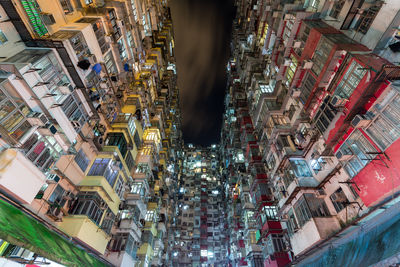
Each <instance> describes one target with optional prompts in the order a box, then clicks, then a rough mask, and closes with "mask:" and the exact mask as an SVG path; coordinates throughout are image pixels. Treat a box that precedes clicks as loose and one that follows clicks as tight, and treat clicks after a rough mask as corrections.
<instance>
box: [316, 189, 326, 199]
mask: <svg viewBox="0 0 400 267" xmlns="http://www.w3.org/2000/svg"><path fill="white" fill-rule="evenodd" d="M315 196H316V197H317V198H324V197H326V193H325V190H324V189H317V191H315Z"/></svg>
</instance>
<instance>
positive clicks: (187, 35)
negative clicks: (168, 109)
mask: <svg viewBox="0 0 400 267" xmlns="http://www.w3.org/2000/svg"><path fill="white" fill-rule="evenodd" d="M171 12H172V20H173V25H174V36H175V57H176V65H177V74H178V86H179V89H180V98H181V99H180V100H181V103H180V105H181V110H182V119H183V121H182V124H183V125H182V126H183V127H182V131H183V138H184V140H185V143H193V144H195V145H203V146H207V145H209V144H212V143H218V142H219V138H220V130H221V123H222V113H223V110H224V94H225V89H226V64H227V61H228V58H229V54H230V48H229V44H230V38H231V26H232V19H233V17H234V6H233V0H172V3H171Z"/></svg>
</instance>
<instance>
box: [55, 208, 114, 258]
mask: <svg viewBox="0 0 400 267" xmlns="http://www.w3.org/2000/svg"><path fill="white" fill-rule="evenodd" d="M59 227H60V229H61V230H62V231H64V232H66V233H67V234H68V235H70V236H72V237H76V238H78V239H80V240H81V241H83V242H85V243H86V244H88V245H89V246H91V247H92V248H94V249H95V250H97V251H98V252H100V253H101V254H104V252H105V250H106V247H107V243H108V241H109V240H110V237H109V236H108V235H107V234H106V233H105V232H104V231H103V230H101V229H100V228H99V227H98V226H97V225H96V224H95V223H94V222H92V221H91V220H90V219H89V218H88V217H87V216H85V215H72V216H66V217H64V218H63V221H62V222H61V223H60V224H59Z"/></svg>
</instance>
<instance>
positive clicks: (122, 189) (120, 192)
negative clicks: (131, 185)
mask: <svg viewBox="0 0 400 267" xmlns="http://www.w3.org/2000/svg"><path fill="white" fill-rule="evenodd" d="M114 191H115V193H117V195H118V197H119V198H120V199H123V198H124V192H125V186H124V180H123V179H122V178H121V176H119V177H118V180H117V183H116V185H115V188H114Z"/></svg>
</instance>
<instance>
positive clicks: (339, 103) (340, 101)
mask: <svg viewBox="0 0 400 267" xmlns="http://www.w3.org/2000/svg"><path fill="white" fill-rule="evenodd" d="M347 101H348V100H347V99H345V98H341V97H340V96H337V95H334V96H333V97H332V99H331V105H332V106H334V107H343V106H344V105H345V104H346V103H347Z"/></svg>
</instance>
